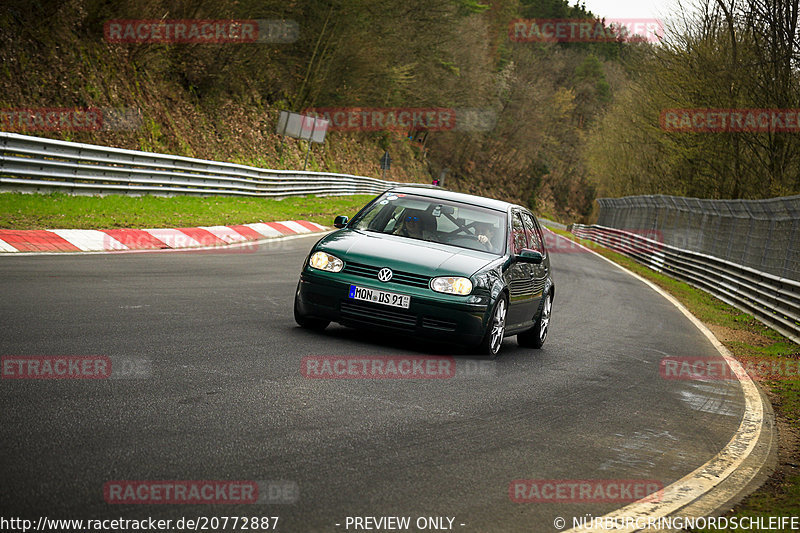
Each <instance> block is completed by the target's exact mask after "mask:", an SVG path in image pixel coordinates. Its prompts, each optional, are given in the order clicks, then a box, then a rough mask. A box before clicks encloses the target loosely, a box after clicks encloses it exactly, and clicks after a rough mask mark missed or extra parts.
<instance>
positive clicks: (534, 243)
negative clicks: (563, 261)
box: [520, 211, 547, 313]
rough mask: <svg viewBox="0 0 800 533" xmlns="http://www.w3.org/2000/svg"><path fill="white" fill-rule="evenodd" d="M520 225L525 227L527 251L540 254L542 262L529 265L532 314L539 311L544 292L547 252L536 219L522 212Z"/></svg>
mask: <svg viewBox="0 0 800 533" xmlns="http://www.w3.org/2000/svg"><path fill="white" fill-rule="evenodd" d="M520 215H521V217H522V223H523V225H524V226H525V237H526V238H527V241H528V249H530V250H535V251H537V252H539V253H540V254H542V262H541V263H539V264H538V265H534V264H531V265H530V267H531V268H530V276H531V282H532V286H531V292H532V295H531V297H532V303H533V310H534V313H536V311H538V309H539V301H540V300H541V299H542V293H543V291H544V285H545V280H546V279H547V261H545V259H544V258H545V254H546V253H547V251H546V250H545V248H544V241H543V239H542V230H541V229H540V228H539V225H538V223H537V222H536V219H535V218H534V217H533V215H532V214H530V213H528V212H526V211H522V212H521V213H520Z"/></svg>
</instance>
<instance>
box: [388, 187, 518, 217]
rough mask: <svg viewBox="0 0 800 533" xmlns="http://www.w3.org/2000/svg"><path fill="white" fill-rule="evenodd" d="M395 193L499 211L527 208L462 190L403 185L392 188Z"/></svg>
mask: <svg viewBox="0 0 800 533" xmlns="http://www.w3.org/2000/svg"><path fill="white" fill-rule="evenodd" d="M390 191H391V192H393V193H400V194H416V195H418V196H426V197H428V198H436V199H440V200H450V201H453V202H461V203H464V204H470V205H477V206H480V207H488V208H489V209H496V210H498V211H508V209H509V208H511V207H518V208H521V209H525V208H524V207H522V206H519V205H517V204H512V203H510V202H504V201H502V200H495V199H493V198H486V197H483V196H475V195H474V194H464V193H461V192H453V191H448V190H446V189H440V188H438V187H437V188H434V187H427V186H422V187H414V186H407V185H405V186H401V187H395V188H393V189H390Z"/></svg>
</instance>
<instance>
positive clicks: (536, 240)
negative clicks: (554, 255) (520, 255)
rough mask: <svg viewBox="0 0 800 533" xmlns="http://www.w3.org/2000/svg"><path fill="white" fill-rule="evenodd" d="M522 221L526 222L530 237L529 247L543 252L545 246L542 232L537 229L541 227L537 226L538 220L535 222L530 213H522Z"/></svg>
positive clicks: (527, 233)
mask: <svg viewBox="0 0 800 533" xmlns="http://www.w3.org/2000/svg"><path fill="white" fill-rule="evenodd" d="M522 222H523V224H525V235H526V236H527V237H528V248H530V249H531V250H536V251H537V252H539V253H542V254H543V253H544V248H543V247H542V237H541V233H539V231H537V230H538V229H539V228H537V227H536V222H534V220H533V217H532V216H531V215H530V214H529V213H522Z"/></svg>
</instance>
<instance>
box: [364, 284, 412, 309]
mask: <svg viewBox="0 0 800 533" xmlns="http://www.w3.org/2000/svg"><path fill="white" fill-rule="evenodd" d="M350 298H352V299H354V300H362V301H364V302H372V303H376V304H382V305H391V306H392V307H402V308H403V309H408V306H409V305H411V296H408V295H405V294H395V293H393V292H386V291H379V290H378V289H367V288H364V287H357V286H355V285H350Z"/></svg>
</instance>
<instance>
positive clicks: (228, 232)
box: [198, 226, 247, 244]
mask: <svg viewBox="0 0 800 533" xmlns="http://www.w3.org/2000/svg"><path fill="white" fill-rule="evenodd" d="M198 227H199V228H200V229H204V230H206V231H208V232H209V233H212V234H214V236H215V237H218V238H219V239H221V240H223V241H225V242H227V243H228V244H230V243H232V242H242V241H246V240H247V237H245V236H244V235H242V234H241V233H238V232H237V231H236V230H235V229H233V228H229V227H228V226H198Z"/></svg>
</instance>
